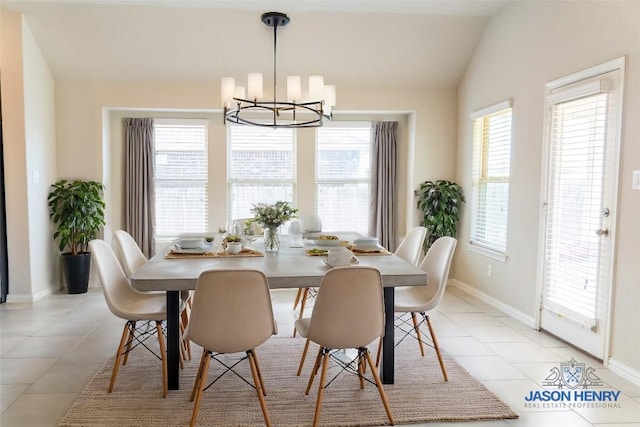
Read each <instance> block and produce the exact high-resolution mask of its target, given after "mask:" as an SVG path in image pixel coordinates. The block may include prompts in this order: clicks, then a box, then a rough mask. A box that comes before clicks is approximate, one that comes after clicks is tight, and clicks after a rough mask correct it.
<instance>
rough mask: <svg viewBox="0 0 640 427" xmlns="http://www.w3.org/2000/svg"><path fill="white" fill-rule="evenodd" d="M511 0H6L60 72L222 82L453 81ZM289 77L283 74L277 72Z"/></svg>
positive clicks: (68, 76) (89, 77)
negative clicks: (278, 19) (274, 20)
mask: <svg viewBox="0 0 640 427" xmlns="http://www.w3.org/2000/svg"><path fill="white" fill-rule="evenodd" d="M508 1H509V0H492V1H484V0H464V1H463V0H443V1H432V0H377V1H372V0H342V1H329V0H326V1H322V0H280V1H269V2H267V1H264V0H261V1H259V0H255V1H248V0H236V1H223V0H115V1H114V0H49V1H45V0H40V1H32V0H2V2H1V4H2V7H3V8H6V9H14V10H19V11H21V12H22V13H24V16H25V18H26V20H27V22H28V24H29V27H30V28H31V31H32V32H33V35H34V37H35V39H36V41H37V43H38V45H39V46H40V48H41V50H42V53H43V55H44V58H45V60H46V61H47V63H48V64H49V67H50V69H51V72H52V74H53V76H54V78H56V79H58V80H82V81H123V82H139V81H146V82H215V84H218V82H219V80H220V78H221V77H223V76H227V75H228V76H234V77H236V79H238V80H240V81H245V80H246V73H247V72H262V73H263V74H264V75H265V80H267V81H270V80H271V79H272V78H273V72H272V70H273V29H272V28H270V27H267V26H265V25H264V24H263V23H262V22H261V21H260V15H261V14H262V13H263V12H266V11H269V10H276V11H279V12H284V13H287V14H288V15H289V17H290V18H291V22H290V23H289V25H287V26H286V27H284V28H280V29H279V30H278V60H277V66H278V76H279V80H280V79H284V76H286V75H289V74H298V75H301V76H308V75H310V74H323V75H324V76H325V82H326V83H335V84H336V85H338V88H339V87H340V86H341V85H346V86H374V87H413V88H415V87H455V86H456V85H457V83H458V82H459V80H460V78H461V76H462V73H463V72H464V69H465V67H466V65H467V63H468V61H469V59H470V58H471V55H472V54H473V51H474V49H475V46H476V44H477V42H478V40H479V38H480V37H481V35H482V32H483V31H484V28H485V26H486V24H487V22H488V20H489V19H490V17H491V15H492V14H495V13H497V12H498V11H499V10H500V9H501V8H502V7H503V6H504V5H505V4H506V3H507V2H508ZM279 83H280V82H279Z"/></svg>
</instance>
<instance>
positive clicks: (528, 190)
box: [453, 2, 640, 375]
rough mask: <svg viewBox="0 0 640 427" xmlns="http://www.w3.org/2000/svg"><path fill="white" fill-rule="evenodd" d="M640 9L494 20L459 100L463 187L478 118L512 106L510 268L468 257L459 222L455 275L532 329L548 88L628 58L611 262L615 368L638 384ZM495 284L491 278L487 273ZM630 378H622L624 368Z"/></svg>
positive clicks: (574, 5) (577, 8)
mask: <svg viewBox="0 0 640 427" xmlns="http://www.w3.org/2000/svg"><path fill="white" fill-rule="evenodd" d="M638 22H640V2H599V3H595V2H586V3H583V2H515V3H512V4H510V5H509V6H507V7H506V8H505V9H504V10H503V11H502V13H500V14H499V15H498V16H496V17H494V18H493V19H492V20H491V21H490V23H489V25H488V26H487V29H486V31H485V33H484V35H483V38H482V40H481V42H480V44H479V45H478V48H477V50H476V52H475V54H474V57H473V59H472V61H471V63H470V64H469V67H468V69H467V72H466V74H465V77H464V79H463V81H462V83H461V84H460V86H459V90H458V159H457V179H458V180H459V182H460V183H461V184H462V186H463V187H464V188H465V189H466V188H470V186H471V177H470V170H471V137H472V135H471V121H470V118H469V114H470V113H471V112H472V111H475V110H477V109H480V108H482V107H486V106H489V105H492V104H494V103H496V102H499V101H503V100H505V99H512V100H513V134H512V135H513V142H512V154H511V156H512V157H511V174H512V179H511V183H510V193H509V197H510V200H509V217H510V220H509V225H508V241H507V247H508V256H509V259H508V261H507V262H504V263H502V262H499V261H496V260H493V259H491V258H488V257H485V256H482V255H479V254H476V253H472V252H470V251H469V250H468V249H467V248H466V245H465V243H467V242H468V241H469V231H468V230H469V218H468V215H467V212H466V211H464V212H463V221H462V224H461V227H460V236H459V237H460V242H461V243H462V244H461V245H459V246H458V248H459V249H458V251H457V254H456V258H455V266H454V270H453V275H454V277H455V278H456V279H458V280H460V281H461V282H464V283H466V284H468V285H471V286H473V287H474V288H475V289H476V290H478V291H480V292H482V293H483V294H484V295H486V296H488V297H489V298H494V299H496V300H497V301H499V302H500V303H502V304H505V305H506V306H508V307H510V308H511V309H513V310H514V311H515V312H519V313H520V314H521V315H522V317H523V318H524V319H525V320H526V319H529V320H530V321H532V322H533V319H534V318H535V315H536V274H537V260H538V258H537V254H538V237H539V212H540V206H541V199H540V197H541V184H540V182H541V170H542V162H543V158H542V147H543V115H544V95H545V91H544V90H545V88H544V85H545V83H546V82H548V81H551V80H553V79H556V78H559V77H562V76H565V75H568V74H571V73H574V72H577V71H580V70H583V69H586V68H589V67H592V66H595V65H598V64H601V63H604V62H607V61H609V60H612V59H615V58H618V57H621V56H625V55H626V57H627V69H626V73H627V74H626V87H625V94H624V96H625V105H624V116H623V135H622V161H621V173H620V187H619V205H618V230H617V231H618V234H617V239H618V240H617V249H616V254H615V258H616V261H615V280H614V288H613V300H612V308H613V313H612V314H613V317H612V334H611V350H610V355H611V358H612V360H611V362H612V368H614V367H615V365H616V364H619V366H621V367H626V368H630V369H631V370H632V371H634V370H635V375H640V342H639V341H638V340H637V339H632V338H631V337H634V336H637V325H638V324H640V311H638V309H637V305H638V301H640V262H639V261H640V258H639V257H638V249H639V247H640V225H639V224H640V221H639V220H638V218H640V191H637V190H636V191H633V190H631V177H632V171H633V170H634V169H640V144H638V135H640V122H639V121H638V120H637V118H638V117H639V116H640V67H639V66H638V63H640V25H638ZM488 264H492V266H493V277H491V278H489V277H487V265H488ZM623 369H624V368H623Z"/></svg>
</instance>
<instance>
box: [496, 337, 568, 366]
mask: <svg viewBox="0 0 640 427" xmlns="http://www.w3.org/2000/svg"><path fill="white" fill-rule="evenodd" d="M486 346H487V347H489V348H490V349H491V350H493V351H494V352H495V353H496V354H497V355H499V356H501V357H502V358H504V359H505V360H506V361H508V362H511V363H528V362H563V361H566V360H565V358H563V357H561V356H560V355H558V354H556V353H553V352H551V351H549V350H547V349H546V348H544V347H542V346H541V345H539V344H536V343H533V342H523V343H487V344H486Z"/></svg>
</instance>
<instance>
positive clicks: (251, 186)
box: [227, 125, 295, 220]
mask: <svg viewBox="0 0 640 427" xmlns="http://www.w3.org/2000/svg"><path fill="white" fill-rule="evenodd" d="M228 127H229V129H228V151H227V152H228V155H227V161H228V163H227V167H228V169H227V170H228V181H227V185H228V200H229V204H228V207H229V211H228V218H229V219H230V220H234V219H237V218H250V217H253V214H252V213H251V208H252V207H253V205H254V204H257V203H275V202H277V201H278V200H283V201H287V202H290V203H292V204H293V205H295V200H294V196H293V195H294V178H295V150H294V133H293V130H292V129H270V128H261V127H252V126H240V125H229V126H228Z"/></svg>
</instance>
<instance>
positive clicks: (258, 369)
mask: <svg viewBox="0 0 640 427" xmlns="http://www.w3.org/2000/svg"><path fill="white" fill-rule="evenodd" d="M252 352H253V361H254V363H255V365H256V372H257V373H258V379H259V380H260V386H261V387H262V394H263V395H264V396H266V395H267V389H266V388H265V387H264V378H262V371H261V370H260V363H259V362H258V354H257V353H256V351H255V350H252Z"/></svg>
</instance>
